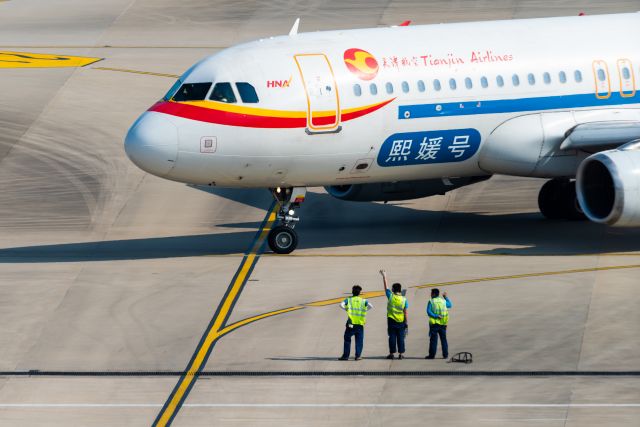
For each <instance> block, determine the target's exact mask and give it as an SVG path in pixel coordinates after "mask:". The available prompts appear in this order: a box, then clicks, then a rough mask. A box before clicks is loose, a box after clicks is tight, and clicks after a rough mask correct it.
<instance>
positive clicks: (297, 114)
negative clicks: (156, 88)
mask: <svg viewBox="0 0 640 427" xmlns="http://www.w3.org/2000/svg"><path fill="white" fill-rule="evenodd" d="M171 102H176V101H171ZM385 102H387V101H383V102H376V103H375V104H369V105H365V106H362V107H355V108H346V109H344V110H342V111H341V114H350V113H353V112H355V111H360V110H366V109H368V108H372V107H375V106H377V105H380V104H384V103H385ZM179 104H185V105H192V106H194V107H201V108H208V109H210V110H217V111H224V112H227V113H236V114H247V115H251V116H264V117H283V118H303V119H304V118H306V117H307V112H306V111H287V110H271V109H266V108H255V107H245V106H243V105H236V104H226V103H224V102H218V101H183V102H179ZM333 115H335V111H314V112H313V116H314V117H329V116H333Z"/></svg>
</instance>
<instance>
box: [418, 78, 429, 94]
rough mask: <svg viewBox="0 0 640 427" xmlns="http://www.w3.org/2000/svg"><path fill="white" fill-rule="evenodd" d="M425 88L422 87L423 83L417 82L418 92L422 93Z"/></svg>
mask: <svg viewBox="0 0 640 427" xmlns="http://www.w3.org/2000/svg"><path fill="white" fill-rule="evenodd" d="M426 89H427V88H426V87H425V86H424V82H423V81H422V80H418V90H419V91H420V92H424V91H425V90H426Z"/></svg>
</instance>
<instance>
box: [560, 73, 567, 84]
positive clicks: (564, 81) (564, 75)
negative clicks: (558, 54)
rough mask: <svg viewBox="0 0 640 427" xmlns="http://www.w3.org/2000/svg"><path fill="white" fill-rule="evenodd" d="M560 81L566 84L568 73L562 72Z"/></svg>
mask: <svg viewBox="0 0 640 427" xmlns="http://www.w3.org/2000/svg"><path fill="white" fill-rule="evenodd" d="M558 79H559V80H560V83H566V82H567V73H565V72H564V71H560V73H559V74H558Z"/></svg>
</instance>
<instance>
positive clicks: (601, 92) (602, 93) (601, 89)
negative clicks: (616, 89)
mask: <svg viewBox="0 0 640 427" xmlns="http://www.w3.org/2000/svg"><path fill="white" fill-rule="evenodd" d="M600 70H602V71H603V72H604V75H605V77H606V79H605V80H600V79H599V78H598V71H600ZM593 78H594V79H595V83H596V98H598V99H609V98H611V78H610V77H609V67H608V66H607V63H606V62H605V61H603V60H601V59H597V60H595V61H593Z"/></svg>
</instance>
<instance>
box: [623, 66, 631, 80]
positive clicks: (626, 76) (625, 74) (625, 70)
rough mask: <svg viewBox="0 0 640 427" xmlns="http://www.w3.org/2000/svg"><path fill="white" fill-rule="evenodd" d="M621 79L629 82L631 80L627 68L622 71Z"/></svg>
mask: <svg viewBox="0 0 640 427" xmlns="http://www.w3.org/2000/svg"><path fill="white" fill-rule="evenodd" d="M622 78H623V79H625V80H629V79H630V78H631V71H629V69H628V68H627V67H624V68H623V69H622Z"/></svg>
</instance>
